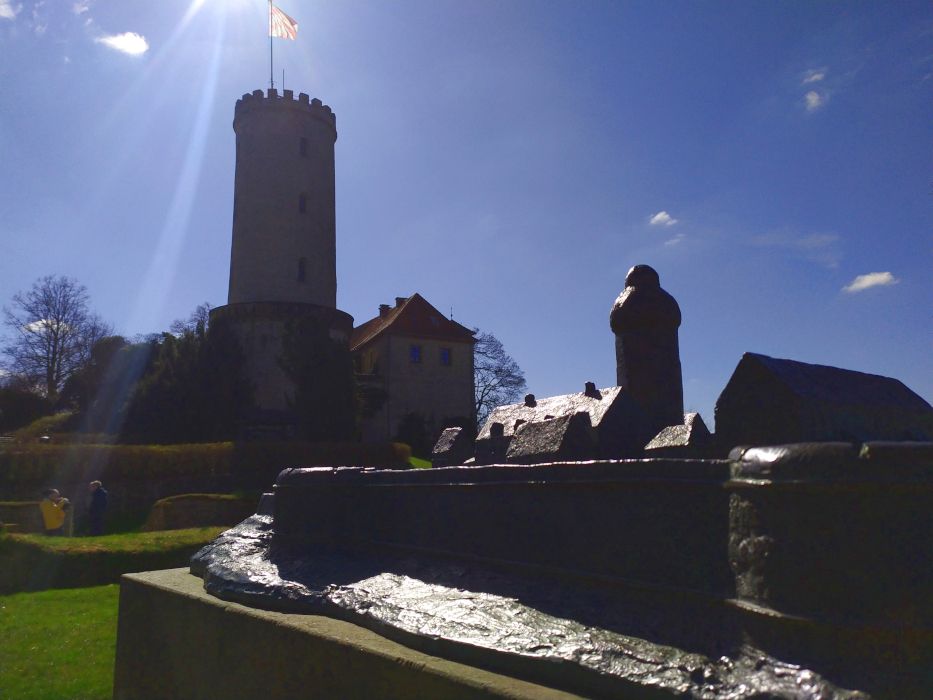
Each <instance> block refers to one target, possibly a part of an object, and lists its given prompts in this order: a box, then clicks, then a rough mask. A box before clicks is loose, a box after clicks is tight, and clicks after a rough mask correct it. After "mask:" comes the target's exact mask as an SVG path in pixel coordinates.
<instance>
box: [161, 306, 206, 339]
mask: <svg viewBox="0 0 933 700" xmlns="http://www.w3.org/2000/svg"><path fill="white" fill-rule="evenodd" d="M210 323H211V305H210V302H207V301H205V302H204V303H203V304H198V305H197V306H196V307H195V309H194V311H192V312H191V315H190V316H188V318H187V319H181V318H176V319H175V320H174V321H172V325H171V326H169V328H168V329H169V330H170V331H171V332H172V333H173V334H174V335H183V334H184V333H186V332H189V331H190V332H191V333H194V332H195V331H197V329H198V328H200V329H201V331H202V332H203V331H206V330H207V327H208V326H209V325H210Z"/></svg>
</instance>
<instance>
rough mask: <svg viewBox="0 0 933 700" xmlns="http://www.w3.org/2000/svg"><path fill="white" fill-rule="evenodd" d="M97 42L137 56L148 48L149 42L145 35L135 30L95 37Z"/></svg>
mask: <svg viewBox="0 0 933 700" xmlns="http://www.w3.org/2000/svg"><path fill="white" fill-rule="evenodd" d="M94 41H96V42H97V43H98V44H103V45H104V46H107V47H109V48H111V49H114V50H115V51H121V52H123V53H127V54H129V55H131V56H139V55H141V54H144V53H146V51H148V50H149V42H148V41H146V37H144V36H142V35H141V34H137V33H136V32H123V33H122V34H110V35H108V36H102V37H98V38H97V39H95V40H94Z"/></svg>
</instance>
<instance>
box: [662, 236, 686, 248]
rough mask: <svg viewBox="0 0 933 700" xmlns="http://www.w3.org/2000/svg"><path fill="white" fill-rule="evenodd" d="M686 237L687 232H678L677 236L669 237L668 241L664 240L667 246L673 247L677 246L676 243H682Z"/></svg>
mask: <svg viewBox="0 0 933 700" xmlns="http://www.w3.org/2000/svg"><path fill="white" fill-rule="evenodd" d="M686 238H687V234H685V233H678V234H677V235H676V236H674V237H673V238H669V239H667V240H666V241H664V245H665V246H667V247H668V248H671V247H673V246H675V245H678V244H680V243H683V241H684V239H686Z"/></svg>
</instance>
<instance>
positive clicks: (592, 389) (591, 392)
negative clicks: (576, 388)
mask: <svg viewBox="0 0 933 700" xmlns="http://www.w3.org/2000/svg"><path fill="white" fill-rule="evenodd" d="M583 393H584V394H586V395H587V396H598V392H597V391H596V384H595V382H587V383H586V384H585V385H584V387H583Z"/></svg>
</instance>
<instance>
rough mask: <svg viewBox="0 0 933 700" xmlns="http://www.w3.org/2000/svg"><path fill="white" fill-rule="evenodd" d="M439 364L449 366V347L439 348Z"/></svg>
mask: <svg viewBox="0 0 933 700" xmlns="http://www.w3.org/2000/svg"><path fill="white" fill-rule="evenodd" d="M441 364H442V365H443V366H444V367H450V364H451V356H450V348H441Z"/></svg>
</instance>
